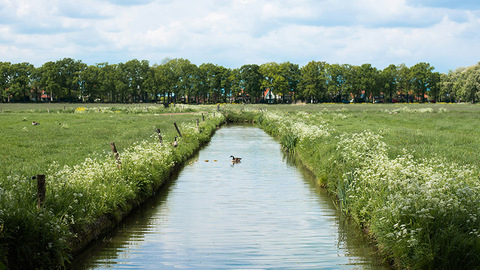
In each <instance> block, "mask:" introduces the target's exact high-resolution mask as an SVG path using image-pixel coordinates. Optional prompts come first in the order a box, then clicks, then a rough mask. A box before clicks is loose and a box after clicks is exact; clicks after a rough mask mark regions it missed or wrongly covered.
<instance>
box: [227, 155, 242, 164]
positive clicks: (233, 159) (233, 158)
mask: <svg viewBox="0 0 480 270" xmlns="http://www.w3.org/2000/svg"><path fill="white" fill-rule="evenodd" d="M230 157H231V158H232V163H240V160H241V159H242V158H240V157H234V156H233V155H231V156H230Z"/></svg>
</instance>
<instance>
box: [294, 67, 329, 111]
mask: <svg viewBox="0 0 480 270" xmlns="http://www.w3.org/2000/svg"><path fill="white" fill-rule="evenodd" d="M326 66H327V63H326V62H316V61H310V62H309V63H308V64H306V65H305V66H303V67H302V68H301V70H300V72H301V79H300V82H299V86H298V87H299V91H300V95H301V98H302V99H303V100H305V101H306V102H310V103H315V102H318V101H322V100H324V99H325V97H326V94H327V88H326V82H327V78H326V76H325V74H326V73H325V72H326V70H325V69H326Z"/></svg>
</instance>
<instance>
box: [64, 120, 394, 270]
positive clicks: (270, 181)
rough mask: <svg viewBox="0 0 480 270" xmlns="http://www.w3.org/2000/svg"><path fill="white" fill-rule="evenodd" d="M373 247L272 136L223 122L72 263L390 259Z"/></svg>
mask: <svg viewBox="0 0 480 270" xmlns="http://www.w3.org/2000/svg"><path fill="white" fill-rule="evenodd" d="M230 155H234V156H238V157H241V158H242V160H241V163H239V164H232V163H231V158H230ZM374 252H375V250H374V249H373V248H372V247H371V245H370V244H369V243H368V239H366V237H365V236H364V235H363V234H362V233H361V232H360V231H359V230H358V228H356V227H355V226H353V225H351V224H349V222H347V221H346V220H345V219H343V218H342V216H341V215H340V213H339V212H338V211H337V210H336V208H335V206H334V203H333V200H332V198H331V197H330V196H328V195H327V194H325V191H323V190H322V189H320V188H318V187H317V186H316V184H315V180H314V179H313V177H312V176H311V175H310V174H309V173H308V172H307V171H304V170H302V167H301V166H298V165H295V164H294V162H293V161H292V160H290V159H288V158H287V157H286V156H285V155H284V153H283V152H282V150H281V147H280V145H279V143H278V142H277V141H275V140H274V139H272V138H271V137H270V136H269V135H267V134H266V133H265V132H264V131H262V130H261V129H258V128H255V127H253V126H226V127H223V128H222V129H220V130H218V131H217V132H216V134H215V135H214V136H213V138H212V140H211V142H210V143H209V144H208V145H207V146H206V147H205V148H204V149H202V150H201V151H200V152H199V154H198V155H197V156H196V157H194V158H193V159H191V160H190V161H189V162H188V163H187V165H186V166H185V167H184V168H183V169H182V170H181V171H180V172H179V174H178V175H177V176H176V177H175V179H172V181H170V182H169V183H168V184H167V185H166V186H165V187H164V188H163V189H162V191H161V192H160V194H158V196H156V197H155V198H154V199H152V200H151V201H149V202H148V203H146V204H145V205H144V206H142V209H139V210H138V211H135V213H133V215H132V216H131V217H129V218H128V219H127V220H126V221H125V222H124V223H123V224H122V225H121V226H120V227H119V228H118V230H117V231H116V232H115V233H113V234H111V235H109V236H106V237H105V238H104V239H102V240H100V241H98V243H96V244H95V245H93V246H92V247H91V248H89V249H87V250H86V251H85V252H84V253H83V254H81V255H80V256H79V257H78V258H77V259H76V260H75V261H73V268H74V269H112V268H113V269H386V266H385V265H382V264H381V262H380V261H379V259H378V258H376V257H375V256H372V254H373V253H374Z"/></svg>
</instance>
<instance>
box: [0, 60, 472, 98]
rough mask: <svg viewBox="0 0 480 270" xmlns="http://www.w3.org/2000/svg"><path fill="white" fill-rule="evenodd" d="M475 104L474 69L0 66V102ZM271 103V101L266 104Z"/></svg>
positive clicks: (174, 63) (319, 64)
mask: <svg viewBox="0 0 480 270" xmlns="http://www.w3.org/2000/svg"><path fill="white" fill-rule="evenodd" d="M267 89H270V90H271V91H272V93H274V97H275V98H274V100H273V102H292V101H296V100H302V101H304V102H308V103H317V102H427V101H445V102H458V101H463V102H477V100H478V97H479V94H480V63H479V64H477V65H475V66H472V67H468V68H458V69H457V70H454V71H450V72H449V73H448V74H440V73H439V72H435V71H434V67H433V66H431V65H430V64H429V63H424V62H421V63H418V64H416V65H414V66H411V67H407V66H406V65H405V64H400V65H393V64H392V65H390V66H388V67H386V68H385V69H383V70H380V69H377V68H375V67H373V66H372V65H371V64H363V65H360V66H356V65H349V64H329V63H326V62H323V61H311V62H309V63H308V64H306V65H305V66H302V67H300V66H299V65H297V64H293V63H290V62H284V63H275V62H270V63H265V64H262V65H256V64H250V65H243V66H242V67H240V68H235V69H230V68H225V67H223V66H219V65H215V64H211V63H206V64H201V65H199V66H197V65H195V64H193V63H191V62H190V61H189V60H187V59H181V58H176V59H165V60H164V61H163V62H162V63H161V64H155V65H150V63H149V61H147V60H141V61H140V60H137V59H133V60H130V61H127V62H125V63H119V64H109V63H99V64H96V65H87V64H85V63H83V62H82V61H79V60H75V59H72V58H64V59H61V60H58V61H50V62H47V63H44V64H43V65H42V66H41V67H38V68H36V67H34V66H33V65H32V64H29V63H14V64H12V63H9V62H0V91H1V92H0V100H1V101H2V102H29V101H53V102H56V101H62V102H113V103H119V102H121V103H133V102H162V103H167V104H168V103H171V102H185V103H219V102H252V103H257V102H265V101H266V98H265V95H264V94H265V91H266V90H267ZM270 101H272V100H270Z"/></svg>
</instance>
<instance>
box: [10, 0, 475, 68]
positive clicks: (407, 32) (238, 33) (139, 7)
mask: <svg viewBox="0 0 480 270" xmlns="http://www.w3.org/2000/svg"><path fill="white" fill-rule="evenodd" d="M65 57H70V58H73V59H75V60H81V61H82V62H84V63H86V64H88V65H94V64H97V63H103V62H108V63H110V64H115V63H120V62H122V63H124V62H126V61H129V60H132V59H138V60H148V61H149V62H150V64H151V65H154V64H161V63H162V62H163V61H164V60H165V59H169V58H184V59H188V60H190V61H191V62H192V63H194V64H196V65H200V64H202V63H213V64H217V65H221V66H224V67H227V68H239V67H241V66H242V65H245V64H258V65H260V64H263V63H267V62H277V63H282V62H287V61H288V62H291V63H295V64H298V65H300V66H304V65H306V64H307V63H308V62H310V61H326V62H327V63H332V64H333V63H338V64H352V65H361V64H364V63H369V64H372V65H373V66H374V67H377V68H378V69H384V68H385V67H387V66H388V65H390V64H395V65H398V64H401V63H404V64H405V65H407V66H413V65H415V64H416V63H419V62H427V63H430V65H432V66H434V67H435V71H438V72H444V73H446V72H448V71H449V70H454V69H456V68H458V67H466V66H471V65H475V64H477V63H478V62H479V61H480V1H478V0H455V1H452V0H276V1H273V0H202V1H198V0H81V1H79V0H0V62H12V63H20V62H29V63H31V64H33V65H35V66H36V67H39V66H41V65H43V64H44V63H46V62H48V61H56V60H60V59H62V58H65Z"/></svg>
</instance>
